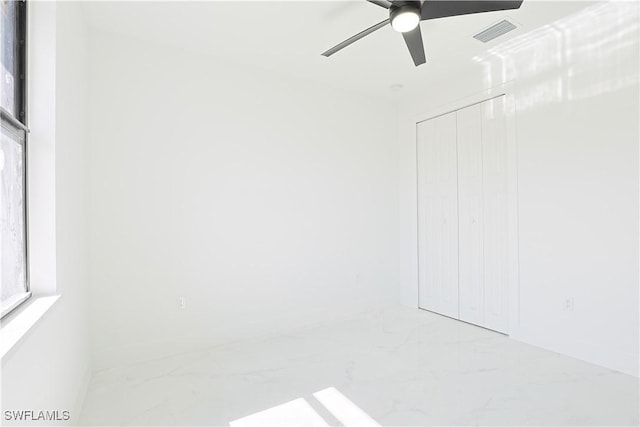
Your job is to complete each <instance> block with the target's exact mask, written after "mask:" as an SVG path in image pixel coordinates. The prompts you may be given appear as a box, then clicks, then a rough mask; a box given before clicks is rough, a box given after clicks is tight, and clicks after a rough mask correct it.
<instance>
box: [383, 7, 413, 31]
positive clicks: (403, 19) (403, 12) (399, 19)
mask: <svg viewBox="0 0 640 427" xmlns="http://www.w3.org/2000/svg"><path fill="white" fill-rule="evenodd" d="M389 15H390V18H391V26H392V27H393V29H394V30H396V31H397V32H399V33H406V32H409V31H411V30H413V29H414V28H416V27H417V26H418V25H419V24H420V7H416V6H415V5H413V4H407V5H403V6H392V7H391V9H390V13H389Z"/></svg>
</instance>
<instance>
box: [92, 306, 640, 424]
mask: <svg viewBox="0 0 640 427" xmlns="http://www.w3.org/2000/svg"><path fill="white" fill-rule="evenodd" d="M638 386H639V382H638V379H637V378H634V377H631V376H628V375H624V374H621V373H618V372H615V371H611V370H609V369H606V368H602V367H599V366H595V365H592V364H589V363H586V362H582V361H579V360H576V359H573V358H570V357H566V356H562V355H559V354H556V353H552V352H549V351H545V350H542V349H539V348H536V347H533V346H529V345H526V344H522V343H519V342H516V341H513V340H510V339H509V338H507V337H505V336H503V335H500V334H497V333H494V332H491V331H488V330H485V329H482V328H478V327H475V326H471V325H468V324H465V323H462V322H458V321H455V320H452V319H448V318H446V317H442V316H438V315H436V314H433V313H429V312H426V311H422V310H411V309H407V308H398V309H387V310H379V311H372V312H369V313H365V314H362V315H358V316H354V317H353V318H351V319H348V320H341V321H336V322H328V323H326V324H324V325H322V326H317V327H314V328H307V329H305V330H301V331H299V332H296V333H288V334H283V335H280V336H277V337H271V338H268V339H263V340H253V341H247V342H242V343H234V344H229V345H225V346H218V347H214V348H210V349H207V350H203V351H199V352H194V353H190V354H184V355H179V356H173V357H168V358H163V359H159V360H153V361H149V362H146V363H139V364H134V365H130V366H127V367H121V368H117V369H110V370H106V371H102V372H99V373H96V374H95V375H94V377H93V379H92V381H91V384H90V386H89V392H88V394H87V397H86V399H85V406H84V410H83V412H82V414H81V419H80V424H81V425H182V426H187V425H207V426H214V425H215V426H217V425H220V426H229V425H230V424H231V425H232V426H233V427H241V426H266V425H278V426H284V425H305V426H307V425H309V426H311V425H314V426H315V425H318V426H325V425H345V426H347V427H349V426H355V425H358V426H361V425H367V426H376V425H385V426H409V425H520V426H521V425H575V426H585V425H638V423H639V415H638V412H639V403H638V401H639V392H638Z"/></svg>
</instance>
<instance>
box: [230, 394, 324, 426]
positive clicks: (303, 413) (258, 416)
mask: <svg viewBox="0 0 640 427" xmlns="http://www.w3.org/2000/svg"><path fill="white" fill-rule="evenodd" d="M229 425H230V426H231V427H282V426H305V427H329V424H327V423H326V422H325V421H324V420H323V419H322V418H321V417H320V415H318V413H317V412H316V411H314V410H313V408H312V407H311V405H309V403H307V401H306V400H304V399H302V398H300V399H296V400H292V401H291V402H287V403H283V404H282V405H278V406H274V407H273V408H269V409H266V410H264V411H261V412H256V413H255V414H252V415H249V416H247V417H244V418H240V419H237V420H235V421H231V422H230V423H229Z"/></svg>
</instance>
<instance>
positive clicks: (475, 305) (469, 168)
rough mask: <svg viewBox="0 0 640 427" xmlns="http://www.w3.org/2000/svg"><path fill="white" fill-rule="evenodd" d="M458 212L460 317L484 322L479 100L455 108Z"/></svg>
mask: <svg viewBox="0 0 640 427" xmlns="http://www.w3.org/2000/svg"><path fill="white" fill-rule="evenodd" d="M456 114H457V122H458V123H457V130H458V212H459V216H458V218H459V223H458V227H459V239H458V248H459V258H458V259H459V261H458V262H459V266H458V269H459V301H460V308H459V311H460V319H461V320H464V321H465V322H470V323H475V324H478V325H482V324H483V323H484V254H483V232H484V225H483V224H484V221H483V216H484V210H483V195H482V115H481V106H480V105H479V104H476V105H472V106H470V107H467V108H463V109H462V110H458V112H457V113H456Z"/></svg>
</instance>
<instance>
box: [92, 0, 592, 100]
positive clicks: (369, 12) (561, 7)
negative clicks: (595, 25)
mask: <svg viewBox="0 0 640 427" xmlns="http://www.w3.org/2000/svg"><path fill="white" fill-rule="evenodd" d="M592 3H593V2H590V3H583V2H577V1H568V2H558V1H553V2H552V1H533V0H525V1H524V3H523V4H522V7H521V8H520V9H519V10H514V11H506V12H491V13H484V14H477V15H469V16H460V17H453V18H443V19H438V20H433V21H424V22H422V23H421V28H422V37H423V40H424V44H425V51H426V56H427V63H426V64H424V65H422V66H420V67H418V68H416V67H415V66H414V65H413V62H412V61H411V57H410V55H409V52H408V50H407V48H406V46H405V44H404V41H403V40H402V36H401V35H400V34H398V33H396V32H394V31H393V29H391V27H386V28H383V29H381V30H379V31H377V32H375V33H373V34H371V35H369V36H367V37H366V38H364V39H362V40H360V41H358V42H356V43H354V44H353V45H351V46H349V47H347V48H345V49H344V50H342V51H340V52H338V53H336V54H335V55H333V56H332V57H330V58H325V57H323V56H321V55H320V54H321V53H322V52H324V51H325V50H326V49H328V48H329V47H332V46H334V45H335V44H337V43H339V42H341V41H342V40H344V39H346V38H348V37H350V36H352V35H354V34H356V33H358V32H359V31H361V30H363V29H365V28H367V27H369V26H371V25H373V24H375V23H377V22H379V21H382V20H383V19H386V18H387V17H388V12H387V11H386V10H385V9H383V8H381V7H379V6H376V5H373V4H370V3H368V2H366V1H365V0H348V1H252V2H249V1H238V0H234V1H208V2H207V1H195V2H189V1H173V2H167V1H141V2H132V1H120V2H118V1H104V2H86V3H84V12H85V14H86V17H87V20H88V23H89V25H90V26H91V27H93V28H97V29H101V30H104V31H109V32H113V33H118V34H123V35H128V36H132V37H136V38H140V39H144V40H149V41H154V42H157V43H161V44H166V45H170V46H174V47H177V48H181V49H188V50H192V51H195V52H200V53H205V54H209V55H212V56H214V57H217V58H218V59H221V60H225V61H229V62H235V63H239V64H243V65H250V66H255V67H260V68H263V69H268V70H272V71H275V72H279V73H283V74H285V75H287V76H296V77H299V78H302V79H306V80H310V81H316V82H322V83H324V84H329V85H332V86H335V87H339V88H343V89H349V90H354V91H357V92H361V93H365V94H369V95H373V96H376V97H384V98H387V99H393V98H398V97H403V96H407V94H410V93H411V92H413V91H415V90H416V89H419V88H421V87H424V86H425V85H426V84H428V82H434V81H441V80H443V79H445V78H446V76H447V75H448V74H450V73H451V70H452V69H453V68H458V67H462V66H465V65H470V64H471V63H472V59H471V58H472V57H473V56H475V55H478V54H479V53H481V52H482V51H484V50H486V49H488V48H490V47H492V46H495V45H497V44H500V43H502V42H504V41H505V40H508V39H509V38H512V37H516V36H518V35H521V34H523V33H526V32H529V31H533V30H535V29H536V28H539V27H540V26H543V25H545V24H548V23H550V22H553V21H555V20H557V19H559V18H561V17H564V16H568V15H571V14H573V13H575V12H576V11H578V10H581V9H583V8H585V7H587V6H588V5H590V4H592ZM504 17H508V18H509V19H510V20H511V21H513V22H514V23H516V24H517V25H519V28H518V29H517V30H514V31H512V32H510V33H508V34H506V35H504V36H502V37H499V38H498V39H496V40H494V41H492V42H489V43H487V44H484V43H481V42H479V41H477V40H475V39H473V38H472V36H473V35H474V34H475V33H477V32H478V31H481V30H482V29H484V28H486V27H488V26H490V25H492V24H494V23H496V22H498V21H500V20H501V19H503V18H504ZM394 84H401V85H403V89H402V91H400V92H393V91H392V90H391V89H390V86H391V85H394Z"/></svg>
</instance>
